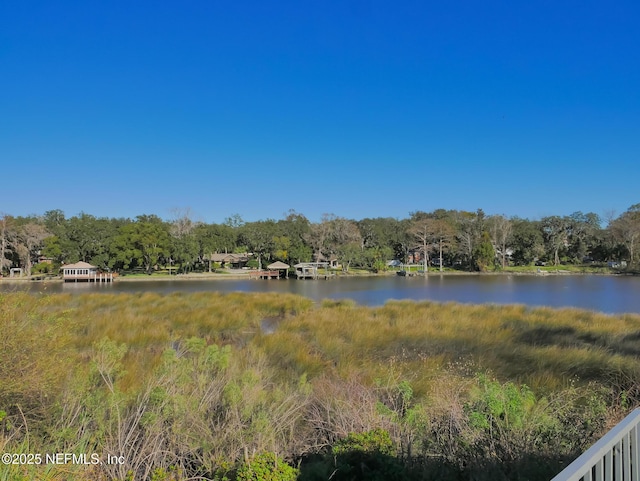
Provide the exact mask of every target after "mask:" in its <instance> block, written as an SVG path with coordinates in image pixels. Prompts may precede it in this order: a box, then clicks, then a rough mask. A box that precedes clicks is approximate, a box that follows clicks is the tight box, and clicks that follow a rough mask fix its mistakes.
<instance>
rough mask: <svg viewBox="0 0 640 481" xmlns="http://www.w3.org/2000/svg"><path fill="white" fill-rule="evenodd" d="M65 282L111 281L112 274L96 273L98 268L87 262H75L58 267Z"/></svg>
mask: <svg viewBox="0 0 640 481" xmlns="http://www.w3.org/2000/svg"><path fill="white" fill-rule="evenodd" d="M60 270H61V271H62V278H63V279H64V281H65V282H111V281H112V280H113V275H112V274H101V273H98V268H97V267H96V266H92V265H91V264H89V263H88V262H83V261H80V262H76V263H75V264H67V265H64V266H62V267H61V268H60Z"/></svg>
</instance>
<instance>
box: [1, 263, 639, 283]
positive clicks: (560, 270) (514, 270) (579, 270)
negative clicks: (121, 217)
mask: <svg viewBox="0 0 640 481" xmlns="http://www.w3.org/2000/svg"><path fill="white" fill-rule="evenodd" d="M421 267H422V266H416V265H414V266H412V271H413V272H416V273H418V272H420V274H419V275H425V274H424V273H423V272H421V271H420V269H421ZM250 274H251V270H241V269H227V270H221V269H218V272H187V273H179V274H168V273H165V272H152V273H151V274H145V273H139V272H138V273H123V274H121V275H119V276H118V277H117V278H116V280H115V282H136V281H149V280H153V281H165V280H166V281H181V280H189V281H193V280H202V281H207V280H221V279H233V280H237V279H245V278H246V279H248V278H249V276H250ZM330 275H332V276H336V277H345V278H348V277H385V276H395V275H396V271H395V270H388V271H380V272H370V271H365V270H358V269H351V270H350V271H349V272H344V271H341V270H336V269H334V270H331V271H330ZM426 275H428V276H505V275H506V276H512V275H517V276H541V275H543V276H544V275H609V276H637V275H640V273H639V272H637V271H635V270H619V269H610V268H604V267H602V268H596V267H588V266H587V267H585V266H557V267H553V266H552V267H535V266H525V267H510V268H505V269H504V270H496V271H486V272H469V271H459V270H452V269H446V270H443V271H439V270H437V268H435V269H432V270H429V271H427V273H426ZM290 278H291V279H295V277H293V275H290ZM63 281H64V280H63V278H62V276H59V275H57V276H56V275H50V276H43V275H32V276H29V277H27V276H22V277H0V282H6V283H11V282H16V283H22V282H63Z"/></svg>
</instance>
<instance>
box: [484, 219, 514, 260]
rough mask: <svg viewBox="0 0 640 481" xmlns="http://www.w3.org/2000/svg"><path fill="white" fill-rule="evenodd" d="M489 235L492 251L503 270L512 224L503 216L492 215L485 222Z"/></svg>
mask: <svg viewBox="0 0 640 481" xmlns="http://www.w3.org/2000/svg"><path fill="white" fill-rule="evenodd" d="M487 223H488V226H489V234H490V236H491V242H492V243H493V246H494V250H495V252H496V254H497V255H499V256H500V263H501V265H502V268H503V269H504V268H505V266H506V265H507V248H508V246H509V243H510V242H511V234H512V232H513V224H512V222H511V221H510V220H509V219H507V218H506V217H505V216H503V215H494V216H492V217H490V218H489V219H488V221H487Z"/></svg>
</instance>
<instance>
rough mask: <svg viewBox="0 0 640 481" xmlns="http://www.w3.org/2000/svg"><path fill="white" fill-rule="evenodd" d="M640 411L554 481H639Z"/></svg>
mask: <svg viewBox="0 0 640 481" xmlns="http://www.w3.org/2000/svg"><path fill="white" fill-rule="evenodd" d="M639 460H640V408H639V409H636V410H634V411H633V412H632V413H631V414H629V415H628V416H627V417H626V418H624V419H623V420H622V421H621V422H620V424H618V425H617V426H616V427H614V428H613V429H612V430H611V431H609V432H608V433H607V434H605V435H604V436H603V437H602V438H601V439H600V440H599V441H598V442H596V443H595V444H594V445H593V446H591V447H590V448H589V449H588V450H587V451H585V452H584V453H583V454H582V455H581V456H580V457H579V458H578V459H576V460H575V461H574V462H573V463H571V464H570V465H569V466H567V467H566V468H565V469H564V470H563V471H562V472H561V473H560V474H558V475H557V476H556V477H555V478H553V479H552V480H551V481H580V480H583V481H640V477H639V474H640V469H639V468H640V463H639V462H638V461H639Z"/></svg>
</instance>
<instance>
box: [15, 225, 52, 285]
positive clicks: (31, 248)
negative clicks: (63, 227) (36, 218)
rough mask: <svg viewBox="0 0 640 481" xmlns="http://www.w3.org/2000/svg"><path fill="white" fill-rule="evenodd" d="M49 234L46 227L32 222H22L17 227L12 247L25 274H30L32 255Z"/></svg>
mask: <svg viewBox="0 0 640 481" xmlns="http://www.w3.org/2000/svg"><path fill="white" fill-rule="evenodd" d="M50 235H51V234H50V233H49V231H47V229H46V227H44V226H43V225H40V224H36V223H34V222H30V223H28V224H24V225H23V226H21V227H20V228H19V229H18V231H17V235H16V238H15V241H14V248H15V251H16V253H17V254H18V256H19V257H20V260H21V262H22V265H23V266H24V270H25V274H26V275H27V276H30V275H31V268H32V267H33V262H32V260H31V259H32V257H33V256H34V255H36V254H37V251H38V249H39V248H40V247H41V246H42V241H43V240H44V239H46V238H47V237H49V236H50Z"/></svg>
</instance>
